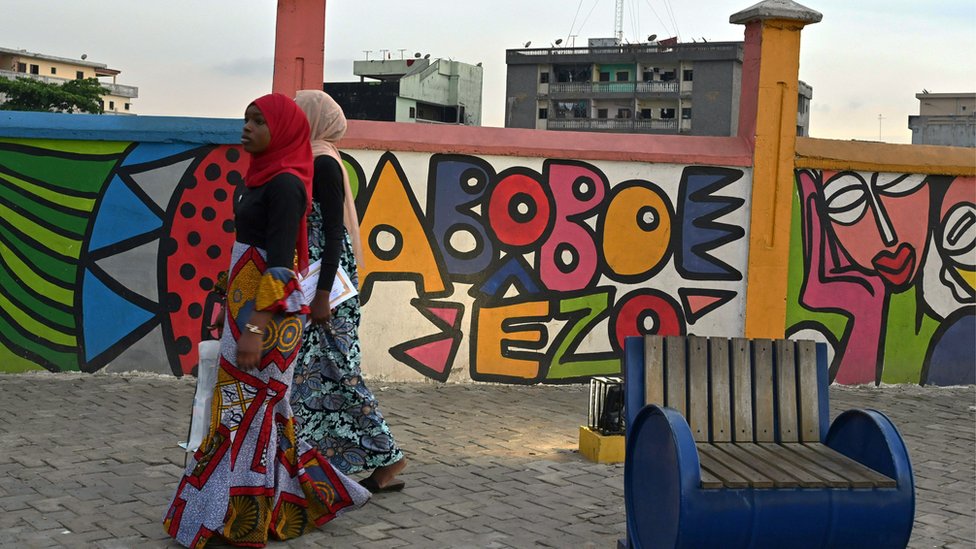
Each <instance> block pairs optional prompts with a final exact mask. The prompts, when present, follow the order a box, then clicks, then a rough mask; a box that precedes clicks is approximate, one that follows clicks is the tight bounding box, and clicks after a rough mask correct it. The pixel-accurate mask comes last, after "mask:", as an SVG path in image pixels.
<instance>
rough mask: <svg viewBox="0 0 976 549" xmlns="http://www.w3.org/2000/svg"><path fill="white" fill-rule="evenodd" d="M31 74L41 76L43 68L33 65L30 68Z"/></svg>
mask: <svg viewBox="0 0 976 549" xmlns="http://www.w3.org/2000/svg"><path fill="white" fill-rule="evenodd" d="M30 72H31V74H41V67H40V66H39V65H33V64H32V65H31V67H30Z"/></svg>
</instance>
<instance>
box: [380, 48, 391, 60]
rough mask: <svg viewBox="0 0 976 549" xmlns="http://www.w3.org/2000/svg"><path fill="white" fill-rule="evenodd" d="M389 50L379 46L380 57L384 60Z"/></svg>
mask: <svg viewBox="0 0 976 549" xmlns="http://www.w3.org/2000/svg"><path fill="white" fill-rule="evenodd" d="M389 52H390V50H389V49H386V48H380V59H383V60H386V56H387V55H389Z"/></svg>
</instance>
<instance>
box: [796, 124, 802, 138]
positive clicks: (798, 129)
mask: <svg viewBox="0 0 976 549" xmlns="http://www.w3.org/2000/svg"><path fill="white" fill-rule="evenodd" d="M796 135H798V136H799V137H803V126H797V127H796Z"/></svg>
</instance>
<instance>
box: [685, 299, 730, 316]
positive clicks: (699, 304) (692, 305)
mask: <svg viewBox="0 0 976 549" xmlns="http://www.w3.org/2000/svg"><path fill="white" fill-rule="evenodd" d="M687 299H688V309H689V312H690V313H691V314H695V313H697V312H698V311H700V310H702V309H704V308H705V307H708V306H709V305H712V304H714V303H717V302H719V301H727V298H724V297H716V296H713V295H694V294H692V295H689V296H688V297H687Z"/></svg>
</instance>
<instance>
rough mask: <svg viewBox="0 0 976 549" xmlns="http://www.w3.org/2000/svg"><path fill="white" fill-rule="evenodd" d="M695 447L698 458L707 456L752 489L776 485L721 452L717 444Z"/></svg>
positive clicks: (759, 473)
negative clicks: (743, 480)
mask: <svg viewBox="0 0 976 549" xmlns="http://www.w3.org/2000/svg"><path fill="white" fill-rule="evenodd" d="M697 446H698V455H699V456H701V455H702V454H707V455H708V456H709V457H711V458H712V459H714V460H715V461H717V462H719V463H721V464H722V465H724V466H725V467H727V468H728V469H731V470H732V471H733V472H735V473H736V474H737V475H739V476H740V477H742V478H743V479H745V480H746V482H747V483H748V485H749V486H751V487H753V488H772V487H774V486H775V485H776V483H775V482H773V480H772V479H771V478H769V477H767V476H766V475H764V474H763V473H762V472H761V471H757V470H755V469H753V468H752V467H751V466H749V465H748V464H747V463H743V462H741V461H739V460H738V459H736V458H734V457H732V455H730V454H729V453H727V452H723V451H722V449H721V448H719V445H718V444H699V445H697Z"/></svg>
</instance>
